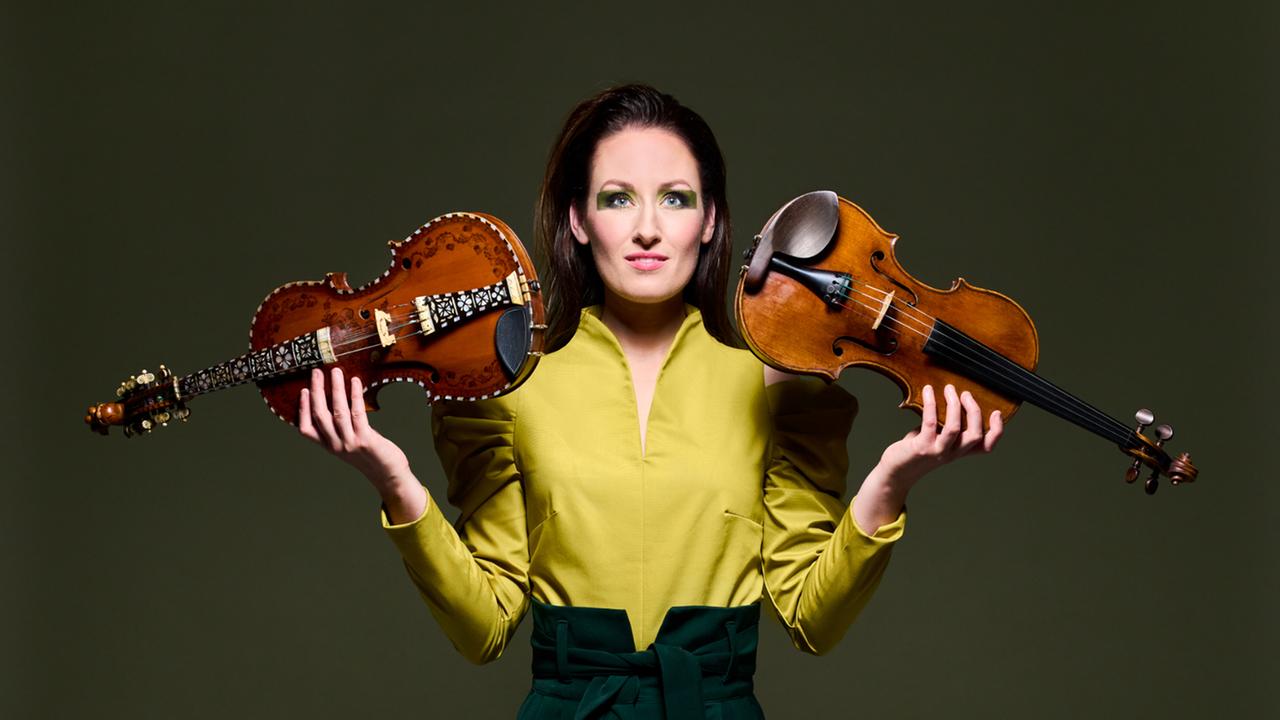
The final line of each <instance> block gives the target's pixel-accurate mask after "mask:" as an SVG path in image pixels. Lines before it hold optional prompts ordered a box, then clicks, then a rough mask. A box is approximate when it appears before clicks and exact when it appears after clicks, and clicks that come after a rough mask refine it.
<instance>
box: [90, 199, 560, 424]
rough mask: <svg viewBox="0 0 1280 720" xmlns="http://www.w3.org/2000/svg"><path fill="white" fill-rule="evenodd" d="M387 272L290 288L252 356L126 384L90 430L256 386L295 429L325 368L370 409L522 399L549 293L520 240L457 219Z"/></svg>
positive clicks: (163, 414)
mask: <svg viewBox="0 0 1280 720" xmlns="http://www.w3.org/2000/svg"><path fill="white" fill-rule="evenodd" d="M389 244H390V246H391V265H390V267H389V268H387V270H386V271H385V272H383V273H382V275H381V276H380V277H378V278H376V279H375V280H374V281H372V282H370V283H368V284H367V285H364V286H362V287H360V288H354V289H353V288H352V287H351V286H350V285H349V284H348V282H347V276H346V273H329V274H328V275H327V276H326V278H325V279H324V280H309V281H302V282H291V283H288V284H286V285H282V286H280V287H278V288H276V289H275V290H273V291H271V293H270V294H268V295H267V297H266V299H264V300H263V301H262V303H261V304H260V305H259V306H258V310H257V312H255V313H254V316H253V321H252V323H251V325H250V329H249V350H250V351H249V352H248V353H246V354H244V355H241V356H239V357H237V358H234V359H232V360H228V361H226V362H222V363H218V364H217V365H213V366H212V367H209V368H206V369H204V370H201V371H199V372H195V373H192V374H190V375H185V376H181V377H180V376H177V375H175V374H173V373H172V372H171V371H170V370H169V369H168V368H166V367H165V366H164V365H161V366H160V368H159V370H158V371H156V372H151V371H148V370H143V371H142V372H140V373H138V374H137V375H134V376H131V377H129V378H128V379H126V380H125V381H124V382H123V383H121V385H120V387H119V388H117V389H116V395H117V400H115V401H113V402H104V403H99V404H97V405H92V406H90V407H89V409H88V411H87V414H86V415H85V418H84V420H85V422H86V423H88V424H89V426H90V428H91V429H93V430H94V431H96V432H99V433H102V434H103V435H105V434H107V431H108V429H109V428H110V427H111V426H112V425H119V426H121V427H122V428H123V430H124V434H125V436H126V437H129V436H133V435H136V434H139V433H146V432H150V431H152V430H153V429H155V428H156V427H159V426H164V425H167V424H168V423H169V422H172V421H175V420H182V421H186V419H187V416H188V415H190V410H189V409H188V408H187V402H188V401H190V400H191V398H194V397H196V396H198V395H204V394H206V393H210V392H213V391H215V390H222V389H225V388H229V387H233V386H236V385H240V384H242V383H247V382H254V383H256V384H257V386H258V389H259V390H260V391H261V392H262V398H263V400H265V401H266V403H267V407H268V408H270V409H271V412H272V413H274V414H275V415H276V417H279V418H280V419H281V420H283V421H285V422H287V423H290V424H296V422H297V418H298V398H299V392H300V391H301V390H302V388H304V387H306V386H307V384H308V378H309V372H310V370H311V369H312V368H317V367H339V368H341V369H342V371H343V373H344V374H345V375H346V376H347V377H352V376H358V377H360V378H362V379H363V380H364V383H365V386H366V387H367V388H368V392H366V393H365V396H364V397H365V405H366V407H367V409H369V410H377V409H378V405H377V399H376V396H377V393H378V391H379V390H381V389H382V388H383V387H385V386H386V385H387V384H389V383H392V382H412V383H417V384H418V385H419V386H421V387H422V388H423V389H424V391H425V392H426V393H427V396H428V399H429V400H431V401H435V400H440V399H445V400H479V399H483V398H488V397H493V396H496V395H501V394H503V393H507V392H510V391H511V390H514V389H515V388H516V387H517V386H519V385H520V383H522V382H524V380H525V379H526V378H528V377H529V375H530V374H531V373H532V372H533V370H534V367H535V366H536V365H537V363H538V358H540V357H541V356H542V347H543V331H544V330H546V325H545V324H544V320H543V307H542V292H541V289H540V287H539V284H538V279H537V274H536V272H535V271H534V267H533V263H532V262H531V261H530V259H529V255H528V253H527V252H526V251H525V249H524V246H523V245H522V244H521V243H520V240H519V238H517V237H516V234H515V232H513V231H512V230H511V228H510V227H509V226H508V225H507V224H506V223H504V222H502V221H501V220H499V219H498V218H496V217H494V216H492V215H487V214H485V213H465V212H456V213H449V214H447V215H442V216H440V217H437V218H435V219H434V220H432V221H430V222H428V223H427V224H425V225H423V226H421V227H419V228H418V229H416V230H414V231H413V232H412V233H410V234H409V236H408V237H406V238H405V239H404V240H401V241H394V240H393V241H391V242H390V243H389Z"/></svg>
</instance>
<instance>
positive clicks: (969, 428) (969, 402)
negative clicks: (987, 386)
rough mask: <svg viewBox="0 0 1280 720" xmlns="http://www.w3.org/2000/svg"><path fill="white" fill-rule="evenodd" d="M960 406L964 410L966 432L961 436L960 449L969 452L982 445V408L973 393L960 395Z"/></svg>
mask: <svg viewBox="0 0 1280 720" xmlns="http://www.w3.org/2000/svg"><path fill="white" fill-rule="evenodd" d="M960 405H961V406H962V407H963V408H964V432H963V433H962V434H961V435H960V448H961V449H962V450H964V451H965V452H969V451H970V450H973V449H974V448H976V447H978V446H979V445H981V444H982V408H980V407H978V401H977V399H976V398H974V397H973V393H971V392H969V391H968V390H965V391H964V392H962V393H960Z"/></svg>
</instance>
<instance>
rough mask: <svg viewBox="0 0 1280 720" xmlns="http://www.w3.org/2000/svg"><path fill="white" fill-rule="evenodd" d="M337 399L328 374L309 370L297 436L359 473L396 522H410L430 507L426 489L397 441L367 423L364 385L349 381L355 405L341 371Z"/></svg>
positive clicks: (335, 375) (336, 371) (335, 373)
mask: <svg viewBox="0 0 1280 720" xmlns="http://www.w3.org/2000/svg"><path fill="white" fill-rule="evenodd" d="M331 378H332V387H333V395H332V397H326V394H325V382H324V372H323V371H322V370H320V369H319V368H317V369H315V370H312V371H311V387H310V388H303V390H302V393H301V396H300V397H299V399H298V406H299V409H298V432H300V433H302V435H303V437H306V438H309V439H310V440H312V441H313V442H315V443H316V444H318V445H320V446H322V447H324V448H325V449H326V450H328V451H329V452H331V453H333V454H334V455H335V456H337V457H338V459H340V460H342V461H343V462H345V463H347V464H348V465H351V466H352V467H354V468H355V469H357V470H359V471H360V472H361V473H362V474H363V475H364V476H365V477H366V478H368V479H369V482H371V483H372V484H373V486H374V488H375V489H376V490H377V491H378V494H379V495H381V496H382V501H383V503H384V504H385V505H386V506H387V513H388V515H390V516H391V520H392V522H396V523H401V522H409V521H411V520H414V519H415V518H417V517H419V516H421V515H422V511H423V510H424V509H425V508H426V491H425V490H424V489H423V487H422V484H421V483H419V482H418V479H417V478H415V477H414V476H413V473H412V471H410V469H409V459H408V458H407V457H406V456H405V454H404V451H403V450H401V449H400V447H399V446H397V445H396V444H395V443H393V442H391V441H390V440H388V439H387V438H386V437H384V436H383V435H382V433H379V432H378V431H377V430H374V429H373V427H372V426H371V425H369V417H368V414H367V413H366V412H365V406H364V386H363V384H362V383H361V382H360V378H358V377H353V378H351V401H350V402H348V400H347V388H346V383H345V382H344V381H343V377H342V370H341V368H336V367H335V368H333V370H332V373H331Z"/></svg>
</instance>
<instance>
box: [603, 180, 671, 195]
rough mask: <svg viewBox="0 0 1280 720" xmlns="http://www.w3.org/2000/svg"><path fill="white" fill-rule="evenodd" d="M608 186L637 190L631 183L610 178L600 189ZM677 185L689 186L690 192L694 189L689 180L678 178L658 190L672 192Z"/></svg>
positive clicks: (663, 184) (662, 185) (660, 186)
mask: <svg viewBox="0 0 1280 720" xmlns="http://www.w3.org/2000/svg"><path fill="white" fill-rule="evenodd" d="M606 185H617V186H618V187H620V188H622V189H623V190H630V191H631V192H635V190H636V186H635V185H632V184H631V183H629V182H626V181H624V180H615V179H613V178H610V179H608V180H605V181H604V182H602V183H600V187H605V186H606ZM677 185H687V186H688V187H689V189H690V190H692V189H693V183H691V182H689V181H688V180H683V179H680V178H677V179H675V180H668V181H667V182H664V183H662V184H661V185H659V186H658V190H659V191H662V190H670V189H672V188H674V187H676V186H677Z"/></svg>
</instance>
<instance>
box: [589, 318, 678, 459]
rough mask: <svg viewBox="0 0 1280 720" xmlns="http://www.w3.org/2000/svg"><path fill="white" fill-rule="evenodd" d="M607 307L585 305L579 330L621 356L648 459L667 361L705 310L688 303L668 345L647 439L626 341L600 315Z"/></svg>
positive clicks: (642, 451)
mask: <svg viewBox="0 0 1280 720" xmlns="http://www.w3.org/2000/svg"><path fill="white" fill-rule="evenodd" d="M603 310H604V307H603V306H601V305H591V306H589V307H585V308H583V309H582V316H581V318H580V319H579V320H578V332H580V333H585V336H586V338H587V339H590V340H592V341H594V342H598V343H603V344H604V345H606V346H608V347H610V348H611V349H612V350H613V351H614V352H615V353H616V354H617V356H618V360H619V361H620V362H621V364H622V370H623V375H624V376H625V377H626V381H627V387H628V389H630V391H631V392H630V397H631V416H632V418H633V420H634V422H635V429H636V442H637V444H638V445H639V449H640V454H639V457H640V460H641V461H644V459H645V458H647V457H648V456H649V444H650V442H649V441H650V440H652V439H653V438H652V436H651V435H650V434H649V426H650V422H649V421H650V419H652V417H653V410H654V408H655V407H656V406H657V404H658V396H659V395H658V394H659V391H660V390H661V389H662V378H663V375H665V374H666V370H667V365H668V364H669V363H670V362H671V358H672V356H673V355H675V354H676V352H677V351H678V349H679V347H680V344H681V341H683V340H684V338H685V336H686V335H688V334H689V332H690V331H691V330H692V329H693V328H694V327H696V326H698V325H701V324H702V313H701V311H699V310H698V308H696V307H694V306H693V305H690V304H688V303H685V306H684V312H685V315H684V321H683V322H681V323H680V327H679V328H678V329H677V330H676V335H675V337H674V338H672V339H671V345H670V347H668V348H667V354H666V355H665V356H664V357H663V358H662V364H661V365H659V366H658V377H657V378H656V379H655V380H654V384H653V397H652V398H650V400H649V413H648V415H647V416H646V417H645V418H644V420H643V422H644V434H643V438H644V440H643V442H641V433H640V430H641V419H640V406H639V403H637V402H636V388H635V384H634V380H633V376H632V373H631V365H630V364H629V363H628V362H627V354H626V352H625V351H624V350H623V349H622V343H620V342H618V337H617V336H616V335H614V334H613V331H612V330H610V329H609V326H608V325H605V324H604V320H602V319H600V315H601V313H602V312H603Z"/></svg>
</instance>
